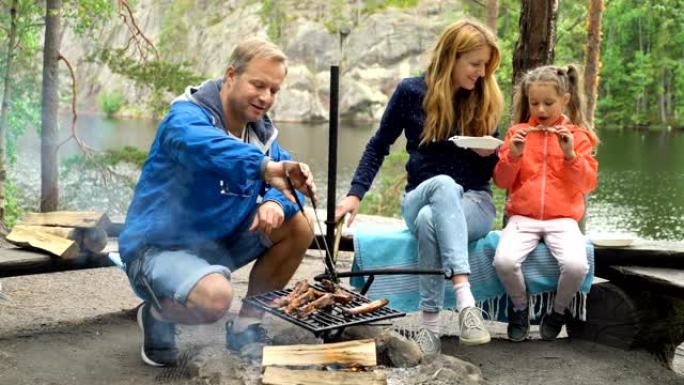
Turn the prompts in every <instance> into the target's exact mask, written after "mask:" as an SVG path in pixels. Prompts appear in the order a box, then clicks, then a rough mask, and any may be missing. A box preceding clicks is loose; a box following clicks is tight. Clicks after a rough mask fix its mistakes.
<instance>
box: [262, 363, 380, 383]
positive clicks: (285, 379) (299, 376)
mask: <svg viewBox="0 0 684 385" xmlns="http://www.w3.org/2000/svg"><path fill="white" fill-rule="evenodd" d="M261 383H262V384H264V385H385V384H387V376H386V375H385V374H384V373H380V372H349V371H324V370H291V369H283V368H276V367H268V368H266V371H265V372H264V375H263V377H262V378H261Z"/></svg>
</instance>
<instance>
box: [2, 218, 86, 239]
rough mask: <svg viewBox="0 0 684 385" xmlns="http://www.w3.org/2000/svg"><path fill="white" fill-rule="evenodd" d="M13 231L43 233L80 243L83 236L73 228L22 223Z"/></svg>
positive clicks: (13, 228)
mask: <svg viewBox="0 0 684 385" xmlns="http://www.w3.org/2000/svg"><path fill="white" fill-rule="evenodd" d="M12 230H13V231H14V230H22V231H29V232H30V231H38V232H43V233H48V234H52V235H56V236H58V237H62V238H66V239H71V240H72V241H74V242H77V243H80V242H81V238H82V234H81V232H80V231H78V230H77V229H76V228H73V227H61V226H34V225H24V224H22V223H21V222H20V223H19V224H17V225H15V226H14V227H12Z"/></svg>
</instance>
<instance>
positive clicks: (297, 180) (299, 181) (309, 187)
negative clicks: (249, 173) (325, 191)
mask: <svg viewBox="0 0 684 385" xmlns="http://www.w3.org/2000/svg"><path fill="white" fill-rule="evenodd" d="M288 178H290V181H291V182H292V186H294V188H295V189H297V190H299V191H301V192H302V193H304V194H305V195H307V196H308V197H309V198H311V199H312V200H313V201H314V202H316V201H318V197H317V196H316V185H315V184H314V178H313V173H311V171H310V170H309V166H307V165H306V164H305V163H301V162H294V161H290V160H284V161H280V162H273V161H271V162H268V164H267V165H266V171H265V172H264V180H265V181H266V183H268V184H269V185H271V186H272V187H275V188H277V189H278V190H280V191H281V192H282V193H283V194H284V195H285V197H287V199H289V200H291V201H292V202H296V200H295V197H294V195H293V194H294V191H292V189H291V188H290V185H289V183H288V181H287V179H288ZM302 204H303V202H302Z"/></svg>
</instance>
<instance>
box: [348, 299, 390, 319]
mask: <svg viewBox="0 0 684 385" xmlns="http://www.w3.org/2000/svg"><path fill="white" fill-rule="evenodd" d="M388 303H389V300H387V298H381V299H376V300H375V301H372V302H369V303H365V304H363V305H359V306H356V307H353V308H351V309H343V310H342V311H343V312H344V313H345V314H347V315H360V314H366V313H372V312H374V311H376V310H379V309H382V308H383V307H385V306H386V305H387V304H388Z"/></svg>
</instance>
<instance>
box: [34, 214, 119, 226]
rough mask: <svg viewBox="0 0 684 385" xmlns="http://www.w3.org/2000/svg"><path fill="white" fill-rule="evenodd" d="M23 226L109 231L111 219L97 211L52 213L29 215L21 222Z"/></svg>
mask: <svg viewBox="0 0 684 385" xmlns="http://www.w3.org/2000/svg"><path fill="white" fill-rule="evenodd" d="M21 224H22V225H34V226H64V227H78V228H87V229H90V228H102V229H105V230H106V229H107V227H108V226H109V218H107V215H106V214H103V213H98V212H95V211H52V212H47V213H28V214H26V216H25V217H24V218H23V219H22V220H21Z"/></svg>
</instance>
